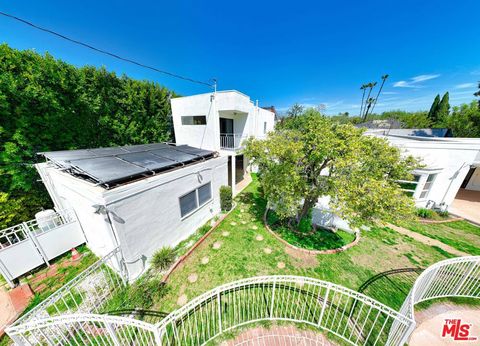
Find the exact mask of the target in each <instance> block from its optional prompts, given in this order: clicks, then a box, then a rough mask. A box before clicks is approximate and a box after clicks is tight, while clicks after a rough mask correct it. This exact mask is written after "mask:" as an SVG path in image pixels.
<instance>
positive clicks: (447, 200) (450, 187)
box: [389, 138, 480, 208]
mask: <svg viewBox="0 0 480 346" xmlns="http://www.w3.org/2000/svg"><path fill="white" fill-rule="evenodd" d="M389 140H390V141H391V143H392V144H393V145H396V146H398V147H400V148H401V149H403V150H404V152H405V154H407V153H408V154H410V155H412V156H414V157H417V158H418V159H420V161H421V162H422V163H423V164H424V165H425V167H424V168H422V169H421V170H419V172H420V173H436V174H437V175H436V177H435V180H434V182H433V184H432V187H431V189H430V192H429V193H428V195H427V196H426V197H425V198H423V199H420V198H419V196H420V191H419V190H421V187H422V186H423V185H424V183H425V180H426V175H424V176H423V177H422V178H421V180H420V181H419V184H418V187H417V191H416V192H415V194H414V198H415V200H416V204H417V206H419V207H425V206H427V203H428V201H434V202H435V203H436V205H442V204H444V205H445V207H447V208H448V206H449V205H450V204H451V203H452V202H453V200H454V198H455V196H456V194H457V192H458V190H459V188H460V186H461V185H462V182H463V180H464V179H465V176H466V175H467V173H468V170H469V168H470V166H471V165H472V164H473V163H474V162H475V158H476V156H477V155H478V153H479V150H480V142H478V143H475V142H474V141H471V140H470V141H467V142H466V143H464V142H462V141H461V139H457V140H456V141H454V140H445V141H418V140H412V139H408V140H407V139H391V138H389Z"/></svg>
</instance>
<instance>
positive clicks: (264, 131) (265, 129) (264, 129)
mask: <svg viewBox="0 0 480 346" xmlns="http://www.w3.org/2000/svg"><path fill="white" fill-rule="evenodd" d="M266 133H267V122H266V121H265V122H264V123H263V134H266Z"/></svg>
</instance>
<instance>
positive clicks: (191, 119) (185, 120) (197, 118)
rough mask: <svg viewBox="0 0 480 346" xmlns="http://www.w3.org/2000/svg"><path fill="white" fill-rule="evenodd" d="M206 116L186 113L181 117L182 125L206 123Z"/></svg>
mask: <svg viewBox="0 0 480 346" xmlns="http://www.w3.org/2000/svg"><path fill="white" fill-rule="evenodd" d="M206 124H207V117H206V116H205V115H188V116H183V117H182V125H206Z"/></svg>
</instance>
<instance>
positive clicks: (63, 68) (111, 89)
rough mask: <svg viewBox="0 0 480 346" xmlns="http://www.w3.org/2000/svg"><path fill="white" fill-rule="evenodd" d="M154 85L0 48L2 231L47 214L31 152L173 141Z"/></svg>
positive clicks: (162, 97)
mask: <svg viewBox="0 0 480 346" xmlns="http://www.w3.org/2000/svg"><path fill="white" fill-rule="evenodd" d="M175 96H176V94H175V93H174V92H172V91H170V90H168V89H167V88H165V87H162V86H160V85H159V84H157V83H153V82H149V81H139V80H134V79H131V78H129V77H127V76H125V75H123V76H117V75H116V74H115V73H114V72H109V71H107V70H106V69H105V68H96V67H93V66H86V67H81V68H77V67H75V66H73V65H71V64H67V63H65V62H63V61H60V60H58V59H55V58H53V57H52V56H51V55H49V54H45V55H40V54H38V53H35V52H34V51H30V50H27V51H19V50H16V49H13V48H10V47H9V46H8V45H6V44H3V45H0V229H2V228H4V227H7V226H9V225H12V224H15V223H17V222H21V221H24V220H27V219H29V218H31V217H32V213H34V212H36V211H39V210H41V209H42V208H45V207H50V203H51V202H50V199H49V197H48V194H47V193H46V191H45V189H44V187H43V185H42V184H41V182H39V181H38V175H37V173H36V171H35V168H34V167H33V165H32V164H33V163H35V162H36V161H37V156H36V153H37V152H42V151H51V150H65V149H81V148H94V147H102V146H114V145H126V144H144V143H152V142H163V141H172V140H173V129H172V124H171V117H170V114H171V111H170V98H171V97H175Z"/></svg>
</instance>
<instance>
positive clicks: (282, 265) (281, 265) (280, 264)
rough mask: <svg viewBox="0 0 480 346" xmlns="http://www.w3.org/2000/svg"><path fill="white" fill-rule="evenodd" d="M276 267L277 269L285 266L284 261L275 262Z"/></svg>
mask: <svg viewBox="0 0 480 346" xmlns="http://www.w3.org/2000/svg"><path fill="white" fill-rule="evenodd" d="M277 268H278V269H283V268H285V263H284V262H278V263H277Z"/></svg>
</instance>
